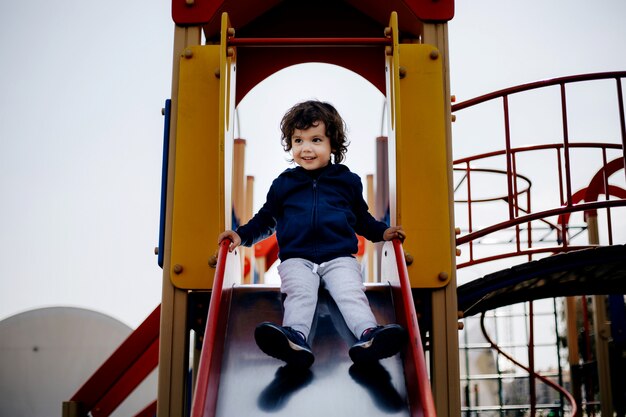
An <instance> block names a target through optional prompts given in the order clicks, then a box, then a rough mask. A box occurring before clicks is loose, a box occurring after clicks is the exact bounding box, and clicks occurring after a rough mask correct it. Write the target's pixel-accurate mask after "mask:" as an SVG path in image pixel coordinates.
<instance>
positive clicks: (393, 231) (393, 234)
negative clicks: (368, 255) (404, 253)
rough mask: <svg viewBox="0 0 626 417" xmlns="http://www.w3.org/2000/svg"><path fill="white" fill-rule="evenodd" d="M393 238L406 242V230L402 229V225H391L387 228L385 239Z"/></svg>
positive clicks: (384, 234)
mask: <svg viewBox="0 0 626 417" xmlns="http://www.w3.org/2000/svg"><path fill="white" fill-rule="evenodd" d="M393 239H400V242H404V239H406V234H405V233H404V230H402V226H391V227H390V228H389V229H387V230H385V233H383V240H385V241H389V240H393Z"/></svg>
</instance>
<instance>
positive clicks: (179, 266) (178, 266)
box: [174, 264, 183, 275]
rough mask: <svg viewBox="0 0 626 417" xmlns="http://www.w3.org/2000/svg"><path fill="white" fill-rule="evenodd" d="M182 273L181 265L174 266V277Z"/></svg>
mask: <svg viewBox="0 0 626 417" xmlns="http://www.w3.org/2000/svg"><path fill="white" fill-rule="evenodd" d="M182 272H183V266H182V265H180V264H176V265H174V273H175V274H176V275H179V274H181V273H182Z"/></svg>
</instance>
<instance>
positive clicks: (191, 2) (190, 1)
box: [185, 0, 195, 6]
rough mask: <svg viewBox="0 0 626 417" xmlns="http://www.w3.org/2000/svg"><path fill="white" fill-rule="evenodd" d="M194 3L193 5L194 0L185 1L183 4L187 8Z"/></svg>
mask: <svg viewBox="0 0 626 417" xmlns="http://www.w3.org/2000/svg"><path fill="white" fill-rule="evenodd" d="M194 3H195V0H185V4H186V5H187V6H193V5H194Z"/></svg>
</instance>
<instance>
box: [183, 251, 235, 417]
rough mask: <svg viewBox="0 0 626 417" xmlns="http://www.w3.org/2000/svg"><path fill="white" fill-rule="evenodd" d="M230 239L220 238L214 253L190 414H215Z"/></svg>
mask: <svg viewBox="0 0 626 417" xmlns="http://www.w3.org/2000/svg"><path fill="white" fill-rule="evenodd" d="M230 243H231V242H230V240H228V239H226V240H224V241H222V243H221V244H220V248H219V253H218V256H217V266H216V268H215V275H214V278H213V289H212V290H211V302H210V304H209V312H208V314H207V322H206V328H205V331H204V341H203V342H202V352H201V353H200V361H199V365H198V375H197V381H196V387H195V390H194V396H193V402H192V407H191V417H202V416H205V417H206V416H214V415H215V407H216V405H217V386H218V384H219V372H217V367H219V366H220V364H219V361H220V360H221V358H220V357H219V354H218V352H219V349H216V346H217V345H218V344H219V336H218V331H219V329H220V326H219V323H220V320H221V319H223V318H222V317H220V311H221V307H222V305H221V304H222V298H223V294H222V291H223V290H224V274H225V272H226V258H227V257H228V246H229V245H230Z"/></svg>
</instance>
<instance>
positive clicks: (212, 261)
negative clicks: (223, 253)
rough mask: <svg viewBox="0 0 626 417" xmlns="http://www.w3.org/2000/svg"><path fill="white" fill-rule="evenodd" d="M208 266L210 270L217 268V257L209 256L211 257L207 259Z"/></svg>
mask: <svg viewBox="0 0 626 417" xmlns="http://www.w3.org/2000/svg"><path fill="white" fill-rule="evenodd" d="M209 266H210V267H211V268H215V267H216V266H217V256H215V255H211V257H210V258H209Z"/></svg>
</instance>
